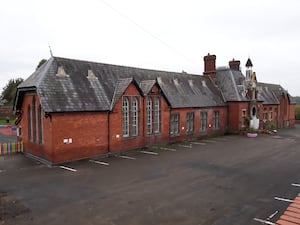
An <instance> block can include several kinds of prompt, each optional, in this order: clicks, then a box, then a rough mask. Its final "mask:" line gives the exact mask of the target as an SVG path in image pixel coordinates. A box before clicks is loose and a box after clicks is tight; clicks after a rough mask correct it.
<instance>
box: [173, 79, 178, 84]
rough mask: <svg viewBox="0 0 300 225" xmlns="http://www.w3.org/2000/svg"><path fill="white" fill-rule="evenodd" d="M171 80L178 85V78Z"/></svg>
mask: <svg viewBox="0 0 300 225" xmlns="http://www.w3.org/2000/svg"><path fill="white" fill-rule="evenodd" d="M173 81H174V84H175V85H176V86H178V85H179V82H178V79H177V78H175V79H174V80H173Z"/></svg>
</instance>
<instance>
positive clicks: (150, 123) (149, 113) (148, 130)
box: [146, 97, 152, 135]
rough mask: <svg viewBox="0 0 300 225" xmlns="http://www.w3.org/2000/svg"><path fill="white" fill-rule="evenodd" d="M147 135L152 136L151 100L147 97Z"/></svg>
mask: <svg viewBox="0 0 300 225" xmlns="http://www.w3.org/2000/svg"><path fill="white" fill-rule="evenodd" d="M146 110H147V134H148V135H150V134H152V99H151V97H147V109H146Z"/></svg>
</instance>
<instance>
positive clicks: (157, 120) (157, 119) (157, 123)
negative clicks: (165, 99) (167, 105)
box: [153, 96, 161, 134]
mask: <svg viewBox="0 0 300 225" xmlns="http://www.w3.org/2000/svg"><path fill="white" fill-rule="evenodd" d="M153 114H154V115H153V117H154V118H153V128H154V133H155V134H158V133H160V130H161V128H160V127H161V106H160V97H158V96H156V97H154V113H153Z"/></svg>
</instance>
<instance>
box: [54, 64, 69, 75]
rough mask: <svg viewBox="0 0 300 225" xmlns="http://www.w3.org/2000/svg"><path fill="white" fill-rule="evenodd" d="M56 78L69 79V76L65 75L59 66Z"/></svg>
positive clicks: (62, 68)
mask: <svg viewBox="0 0 300 225" xmlns="http://www.w3.org/2000/svg"><path fill="white" fill-rule="evenodd" d="M56 76H58V77H69V75H68V74H67V73H66V71H65V70H64V67H63V66H59V67H58V70H57V74H56Z"/></svg>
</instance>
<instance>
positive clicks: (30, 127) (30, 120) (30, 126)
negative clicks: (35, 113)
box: [27, 105, 32, 141]
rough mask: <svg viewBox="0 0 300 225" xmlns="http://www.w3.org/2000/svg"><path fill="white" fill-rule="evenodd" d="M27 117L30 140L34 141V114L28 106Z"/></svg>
mask: <svg viewBox="0 0 300 225" xmlns="http://www.w3.org/2000/svg"><path fill="white" fill-rule="evenodd" d="M27 117H28V140H29V141H32V112H31V107H30V105H28V108H27Z"/></svg>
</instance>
